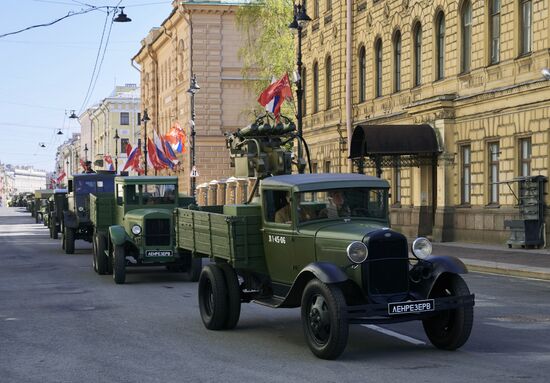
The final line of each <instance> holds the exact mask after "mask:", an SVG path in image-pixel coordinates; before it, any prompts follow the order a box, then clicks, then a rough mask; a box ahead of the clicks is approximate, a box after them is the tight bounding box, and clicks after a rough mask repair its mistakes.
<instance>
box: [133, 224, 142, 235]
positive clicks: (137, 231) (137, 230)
mask: <svg viewBox="0 0 550 383" xmlns="http://www.w3.org/2000/svg"><path fill="white" fill-rule="evenodd" d="M132 234H134V235H140V234H141V226H139V225H134V226H132Z"/></svg>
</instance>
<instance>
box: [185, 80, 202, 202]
mask: <svg viewBox="0 0 550 383" xmlns="http://www.w3.org/2000/svg"><path fill="white" fill-rule="evenodd" d="M200 89H201V87H200V86H199V84H197V75H196V74H193V77H192V78H191V86H190V87H189V89H187V93H189V94H190V95H191V121H189V123H190V125H191V172H192V173H195V170H196V169H195V94H197V93H198V92H199V90H200ZM190 176H191V196H192V197H193V198H194V197H195V185H196V181H197V177H196V174H190Z"/></svg>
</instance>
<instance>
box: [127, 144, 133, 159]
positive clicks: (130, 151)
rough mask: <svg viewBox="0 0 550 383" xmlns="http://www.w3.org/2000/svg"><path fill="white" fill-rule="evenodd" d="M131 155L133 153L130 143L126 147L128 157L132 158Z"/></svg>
mask: <svg viewBox="0 0 550 383" xmlns="http://www.w3.org/2000/svg"><path fill="white" fill-rule="evenodd" d="M130 153H132V145H131V144H130V143H128V144H127V145H126V155H127V156H128V157H130Z"/></svg>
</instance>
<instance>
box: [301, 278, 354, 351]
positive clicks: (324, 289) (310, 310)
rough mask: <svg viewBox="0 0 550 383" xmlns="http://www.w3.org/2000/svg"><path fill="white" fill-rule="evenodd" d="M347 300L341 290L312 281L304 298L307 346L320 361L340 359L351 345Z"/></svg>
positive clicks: (304, 324)
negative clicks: (349, 340) (346, 309)
mask: <svg viewBox="0 0 550 383" xmlns="http://www.w3.org/2000/svg"><path fill="white" fill-rule="evenodd" d="M345 307H346V301H345V299H344V295H343V294H342V291H341V290H340V288H339V287H337V286H334V285H326V284H324V283H323V282H321V281H320V280H318V279H312V280H311V281H309V283H308V284H307V285H306V288H305V289H304V293H303V295H302V309H301V310H302V327H303V329H304V335H305V338H306V341H307V344H308V346H309V348H310V350H311V352H313V354H315V355H316V356H317V357H319V358H321V359H336V358H338V357H339V356H340V355H341V354H342V352H344V349H345V348H346V345H347V343H348V331H349V325H348V320H347V317H346V313H345V312H344V308H345Z"/></svg>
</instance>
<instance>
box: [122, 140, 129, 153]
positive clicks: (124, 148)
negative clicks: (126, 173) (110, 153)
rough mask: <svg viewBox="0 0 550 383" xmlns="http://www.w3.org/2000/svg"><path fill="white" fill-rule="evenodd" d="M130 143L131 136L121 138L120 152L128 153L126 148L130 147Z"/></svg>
mask: <svg viewBox="0 0 550 383" xmlns="http://www.w3.org/2000/svg"><path fill="white" fill-rule="evenodd" d="M129 143H130V139H129V138H121V139H120V153H126V148H127V147H128V144H129Z"/></svg>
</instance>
